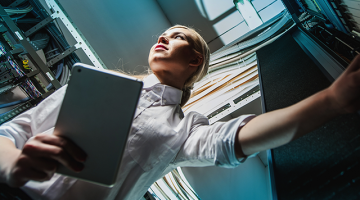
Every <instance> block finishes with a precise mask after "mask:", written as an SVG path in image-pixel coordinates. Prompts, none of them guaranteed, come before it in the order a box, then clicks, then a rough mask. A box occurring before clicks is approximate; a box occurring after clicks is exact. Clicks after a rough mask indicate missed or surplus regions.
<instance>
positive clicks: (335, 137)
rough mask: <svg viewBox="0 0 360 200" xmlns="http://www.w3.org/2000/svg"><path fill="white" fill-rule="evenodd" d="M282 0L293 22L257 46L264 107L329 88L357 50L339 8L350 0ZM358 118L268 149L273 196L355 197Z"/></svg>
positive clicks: (359, 143) (340, 120) (359, 176)
mask: <svg viewBox="0 0 360 200" xmlns="http://www.w3.org/2000/svg"><path fill="white" fill-rule="evenodd" d="M283 3H284V5H285V6H286V7H287V9H288V11H289V12H290V13H291V16H292V19H293V21H294V22H296V24H297V25H296V26H295V27H293V28H292V30H291V31H290V32H289V33H287V34H286V35H284V36H282V37H281V38H279V39H278V40H277V41H275V42H274V43H272V44H271V45H269V46H266V47H264V48H262V49H260V50H259V51H257V56H258V67H259V77H260V90H261V96H262V105H263V111H264V112H269V111H271V110H275V109H280V108H284V107H286V106H290V105H292V104H294V103H297V102H298V101H301V100H302V99H304V98H306V97H308V96H310V95H312V94H314V93H316V92H318V91H320V90H322V89H324V88H326V87H328V86H329V85H330V84H331V83H332V82H333V81H334V80H335V79H336V78H337V77H338V76H339V75H340V74H341V73H342V72H343V71H344V70H345V69H346V67H347V66H348V64H349V63H350V62H351V60H352V59H353V58H354V57H355V56H357V55H358V54H359V50H358V49H359V47H360V45H359V44H360V43H359V38H358V36H357V30H358V29H357V26H355V25H351V23H349V22H352V24H356V22H354V21H351V20H349V18H347V17H346V15H345V14H348V15H350V14H349V13H341V12H344V10H345V9H343V8H342V6H344V5H345V3H347V4H349V1H347V2H346V1H320V0H311V1H302V0H296V1H295V0H283ZM346 9H347V8H346ZM340 10H341V12H340ZM359 120H360V118H359V115H358V114H353V115H346V116H341V117H339V118H337V119H334V120H332V121H331V122H329V123H327V124H326V125H324V126H322V127H320V128H319V129H317V130H315V131H313V132H311V133H310V134H308V135H306V136H304V137H302V138H300V139H298V140H296V141H294V142H292V143H290V144H288V145H285V146H283V147H279V148H276V149H272V150H270V151H268V160H269V165H270V166H271V167H272V170H271V178H272V191H273V199H281V200H286V199H291V200H293V199H358V198H359V194H358V188H359V179H360V174H359V173H358V170H357V169H358V166H359V163H358V160H359V158H360V152H359V149H360V140H359V138H360V137H359V136H358V133H359V131H360V126H359V125H358V124H359Z"/></svg>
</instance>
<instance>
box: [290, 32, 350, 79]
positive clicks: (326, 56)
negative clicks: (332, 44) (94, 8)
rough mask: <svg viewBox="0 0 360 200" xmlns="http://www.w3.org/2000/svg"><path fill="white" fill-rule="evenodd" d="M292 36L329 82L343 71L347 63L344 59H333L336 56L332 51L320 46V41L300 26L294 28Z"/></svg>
mask: <svg viewBox="0 0 360 200" xmlns="http://www.w3.org/2000/svg"><path fill="white" fill-rule="evenodd" d="M292 36H293V38H294V39H295V41H296V42H297V43H298V44H299V46H300V47H301V48H302V49H303V50H304V51H305V53H306V54H307V55H308V56H309V57H310V58H311V59H312V60H313V61H314V62H315V63H316V64H317V65H318V66H319V68H320V70H321V71H322V72H323V73H324V74H325V76H327V78H328V79H329V80H330V81H331V82H333V81H334V80H335V79H336V78H337V77H339V76H340V74H341V73H342V72H343V71H344V69H345V67H346V66H347V63H346V62H345V61H342V60H337V59H335V58H336V57H338V56H337V55H336V54H335V53H334V52H332V51H331V50H330V49H329V48H327V47H326V46H321V45H320V44H321V42H320V41H318V40H317V39H315V38H312V37H311V36H310V35H309V34H308V33H306V31H304V30H303V29H302V28H301V27H298V29H297V30H294V32H293V33H292ZM338 59H340V58H338Z"/></svg>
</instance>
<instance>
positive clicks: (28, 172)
mask: <svg viewBox="0 0 360 200" xmlns="http://www.w3.org/2000/svg"><path fill="white" fill-rule="evenodd" d="M85 159H86V153H85V152H84V151H83V150H82V149H80V148H79V147H78V146H77V145H76V144H74V143H73V142H72V141H70V140H69V139H66V138H63V137H59V136H56V135H50V134H38V135H36V136H35V137H33V138H32V139H30V140H29V141H28V142H27V143H26V144H25V145H24V147H23V149H22V151H21V153H20V155H19V156H17V157H15V158H14V159H13V160H12V161H11V162H10V163H8V164H9V165H8V168H7V169H6V174H5V179H6V183H7V184H8V185H9V186H12V187H20V186H23V185H24V184H26V183H27V182H28V181H29V180H34V181H46V180H49V179H51V177H52V176H53V174H54V173H55V172H56V169H57V166H58V165H59V163H60V164H62V165H64V166H65V167H67V168H69V169H71V170H73V171H75V172H80V171H81V170H82V169H83V168H84V165H83V164H82V162H84V161H85Z"/></svg>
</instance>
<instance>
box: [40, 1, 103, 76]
mask: <svg viewBox="0 0 360 200" xmlns="http://www.w3.org/2000/svg"><path fill="white" fill-rule="evenodd" d="M45 2H46V4H47V5H48V7H49V8H50V10H52V11H53V13H52V14H51V17H52V18H53V19H55V18H58V19H59V20H61V21H62V22H63V23H64V25H65V27H66V28H67V29H68V30H69V32H70V34H71V35H72V36H73V37H74V39H75V40H76V42H77V44H75V45H74V46H75V47H76V49H80V48H81V49H82V50H83V51H84V52H85V54H86V55H87V57H88V58H89V59H90V61H91V62H92V63H93V65H94V66H95V67H96V68H103V69H107V67H106V66H105V64H104V62H103V61H102V60H101V59H100V57H99V56H98V55H97V53H96V52H95V50H94V49H93V48H92V47H91V45H90V43H89V42H88V41H87V40H86V38H85V37H84V35H83V34H82V33H81V31H80V30H79V29H78V27H77V26H76V25H75V24H74V22H73V21H72V20H71V18H70V16H69V15H68V14H67V13H66V11H65V10H64V8H63V7H62V6H61V4H60V3H59V1H57V0H45Z"/></svg>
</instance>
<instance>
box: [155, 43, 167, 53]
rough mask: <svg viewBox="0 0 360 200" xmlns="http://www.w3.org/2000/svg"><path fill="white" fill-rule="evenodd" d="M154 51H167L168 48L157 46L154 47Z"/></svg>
mask: <svg viewBox="0 0 360 200" xmlns="http://www.w3.org/2000/svg"><path fill="white" fill-rule="evenodd" d="M154 50H155V51H156V50H168V48H166V47H165V46H164V45H162V44H158V45H156V46H155V48H154Z"/></svg>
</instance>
